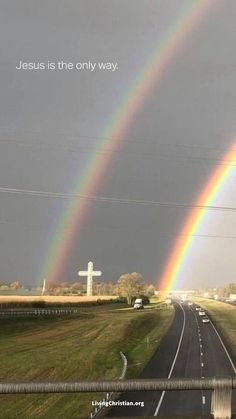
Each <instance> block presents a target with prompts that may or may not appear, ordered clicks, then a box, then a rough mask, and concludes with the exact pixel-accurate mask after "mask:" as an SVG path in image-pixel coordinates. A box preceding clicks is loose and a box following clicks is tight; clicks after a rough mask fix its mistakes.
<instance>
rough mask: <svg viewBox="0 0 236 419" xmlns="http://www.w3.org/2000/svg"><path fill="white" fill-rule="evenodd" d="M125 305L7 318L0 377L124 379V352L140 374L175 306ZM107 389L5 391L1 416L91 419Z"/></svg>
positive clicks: (0, 334)
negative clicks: (57, 392)
mask: <svg viewBox="0 0 236 419" xmlns="http://www.w3.org/2000/svg"><path fill="white" fill-rule="evenodd" d="M122 308H124V304H118V303H116V304H107V305H104V306H96V307H86V308H85V307H83V308H80V309H79V310H78V314H77V315H75V316H71V317H70V318H68V317H56V318H12V319H4V320H1V327H0V339H1V354H2V360H3V362H2V364H1V370H0V380H2V381H17V380H18V381H20V380H35V381H37V380H38V381H44V380H46V381H47V380H48V381H50V380H52V381H53V380H65V381H66V380H68V381H70V380H71V381H73V380H74V381H76V380H81V379H104V378H106V379H109V378H118V377H119V376H120V374H121V371H122V362H121V358H120V351H123V352H124V353H125V355H126V356H127V359H128V370H127V377H129V378H131V377H137V376H138V375H139V373H140V372H141V370H142V369H143V368H144V366H145V364H146V363H147V361H148V360H149V359H150V357H151V356H152V354H153V352H154V351H155V349H156V348H157V346H158V344H159V343H160V340H161V338H162V336H163V335H164V334H165V333H166V331H167V329H168V327H169V326H170V324H171V322H172V319H173V315H174V310H173V309H172V308H169V309H159V307H158V304H157V305H156V307H155V308H154V309H153V310H140V311H134V310H133V309H128V310H122ZM101 398H103V395H102V394H97V393H96V394H95V393H93V394H92V393H88V394H86V393H84V394H79V395H77V394H65V395H63V394H61V395H25V396H22V395H5V396H0V403H1V410H0V418H4V419H5V418H8V419H13V418H14V419H15V418H29V419H30V418H44V419H49V418H50V419H51V418H58V419H59V418H63V419H67V418H68V419H70V418H85V417H89V414H90V412H91V411H92V410H93V409H92V406H91V402H92V400H100V399H101Z"/></svg>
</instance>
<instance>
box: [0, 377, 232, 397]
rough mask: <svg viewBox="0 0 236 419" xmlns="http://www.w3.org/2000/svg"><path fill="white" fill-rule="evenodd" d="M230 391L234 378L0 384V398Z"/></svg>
mask: <svg viewBox="0 0 236 419" xmlns="http://www.w3.org/2000/svg"><path fill="white" fill-rule="evenodd" d="M222 387H227V388H228V387H230V388H231V389H236V377H225V378H171V379H166V378H165V379H136V380H102V381H77V382H70V381H68V382H64V381H63V382H62V381H55V382H24V381H21V382H14V383H13V382H2V381H1V382H0V394H33V393H90V392H112V391H114V392H124V391H158V390H159V391H162V390H167V391H173V390H215V389H216V388H222Z"/></svg>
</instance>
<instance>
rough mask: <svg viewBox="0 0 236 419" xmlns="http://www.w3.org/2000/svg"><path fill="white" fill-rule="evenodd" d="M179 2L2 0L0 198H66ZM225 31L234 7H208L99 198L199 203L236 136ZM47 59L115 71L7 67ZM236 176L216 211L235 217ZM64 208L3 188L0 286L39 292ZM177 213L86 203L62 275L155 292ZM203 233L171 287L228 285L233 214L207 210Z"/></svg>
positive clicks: (234, 88) (230, 49) (231, 53)
mask: <svg viewBox="0 0 236 419" xmlns="http://www.w3.org/2000/svg"><path fill="white" fill-rule="evenodd" d="M188 4H189V0H156V1H155V0H129V1H128V2H127V1H126V0H99V1H96V0H66V1H65V0H41V1H40V2H38V1H36V0H0V85H1V97H0V188H5V187H10V188H16V189H30V190H43V191H50V192H60V193H70V192H71V190H72V185H73V184H74V183H75V182H76V181H77V180H78V181H79V178H80V176H81V173H82V170H83V168H84V167H85V165H86V162H87V161H88V159H89V158H90V157H91V155H92V153H94V152H96V151H95V148H96V140H97V138H98V137H99V135H101V132H102V130H103V129H104V127H105V126H106V125H107V124H108V122H109V120H110V116H111V114H112V112H113V110H115V109H116V106H117V105H118V104H119V101H120V100H121V98H122V97H123V95H124V94H125V92H126V91H127V90H128V88H129V86H130V85H131V83H132V81H133V80H134V78H135V76H136V75H137V73H138V71H139V69H140V68H142V66H143V65H144V64H145V62H146V61H147V59H148V57H149V55H150V53H151V52H152V51H153V49H154V47H155V46H156V45H157V43H158V41H159V40H160V37H161V36H162V34H163V32H165V30H167V29H168V28H169V27H170V26H171V25H173V23H174V22H175V21H176V18H177V16H178V15H179V12H180V10H181V9H184V8H185V7H186V6H187V5H188ZM235 21H236V3H235V0H226V1H225V2H221V1H219V0H215V2H214V5H213V7H211V9H210V10H209V11H208V12H207V13H206V15H205V16H204V17H203V18H202V19H201V22H200V25H198V26H197V27H196V28H195V29H194V31H193V32H192V33H191V34H190V35H189V36H188V39H187V40H186V42H185V43H184V46H183V47H182V48H181V49H180V51H179V52H178V54H177V56H176V57H175V58H174V59H173V60H172V61H171V63H170V65H169V67H168V68H167V69H166V73H165V76H164V78H163V80H162V82H161V84H159V85H158V86H157V87H156V88H155V87H154V88H153V90H152V93H151V94H150V95H149V97H148V98H147V100H146V101H145V103H144V105H143V106H142V108H141V110H140V111H139V113H138V115H137V117H136V118H135V120H134V122H133V124H131V125H130V127H129V130H128V131H127V132H126V134H125V136H124V138H123V140H122V142H121V143H120V145H119V146H118V147H117V150H116V151H115V152H114V153H113V157H112V158H110V155H109V153H108V155H107V158H108V159H110V161H109V164H108V165H107V169H106V173H105V176H104V177H103V179H102V182H100V183H99V184H98V185H97V187H96V191H95V192H96V193H95V194H96V195H98V196H108V197H115V198H125V199H137V200H154V201H161V202H178V203H184V204H191V203H192V202H193V201H194V200H195V199H196V197H197V195H198V193H200V191H201V189H202V188H203V186H204V183H205V182H206V181H207V179H208V177H209V176H210V174H211V173H212V171H213V170H214V168H215V167H216V165H217V164H219V159H221V158H222V156H223V154H224V152H225V151H226V150H227V149H228V148H229V147H230V146H231V145H232V144H233V142H234V138H236V123H235V109H236V107H235V103H236V83H235V77H236V76H235V74H236V73H235V69H236V32H235ZM47 60H50V61H53V62H57V61H59V60H64V61H72V62H78V61H89V60H90V61H92V62H96V61H114V62H117V63H118V70H117V71H115V72H99V71H94V72H89V71H87V72H77V71H71V72H69V71H62V72H60V71H51V72H50V71H19V70H16V66H18V65H19V62H20V61H25V62H38V61H39V62H44V61H47ZM235 180H236V173H235V174H233V175H232V176H231V178H230V180H229V182H227V185H225V187H224V189H223V190H222V192H221V193H220V194H219V196H218V197H217V198H216V202H217V205H222V206H227V205H229V206H232V207H235V203H236V188H235ZM67 204H68V200H67V199H57V198H42V197H35V196H25V195H19V194H16V195H14V194H7V193H2V192H0V231H1V241H0V281H3V282H4V281H5V282H12V281H15V280H19V281H21V282H22V283H24V284H25V285H27V284H30V285H38V284H37V281H38V276H39V273H40V271H41V269H42V266H43V264H44V262H45V258H46V256H47V253H48V251H49V245H50V242H51V240H52V238H53V237H54V235H55V231H56V228H57V225H58V221H59V220H60V217H61V216H62V214H63V212H64V211H65V209H66V207H67ZM187 215H188V210H187V209H184V208H166V207H165V208H163V207H157V206H143V205H128V204H118V203H117V204H115V203H102V202H90V203H89V205H88V216H87V217H85V219H84V223H83V227H82V229H81V230H80V232H78V235H77V236H76V240H75V241H74V243H73V246H72V247H71V249H70V251H69V254H68V257H67V261H66V263H65V266H64V267H63V271H62V272H61V276H60V278H58V279H59V280H61V281H69V282H75V281H76V280H77V279H78V277H77V272H78V270H81V269H82V270H83V269H85V268H86V265H87V262H88V261H89V260H93V262H94V266H95V268H96V269H101V270H102V271H103V277H102V280H104V281H116V280H117V279H118V278H119V276H120V275H121V274H122V273H125V272H133V271H137V272H140V273H141V274H142V275H143V277H144V279H145V280H146V281H148V282H152V283H154V284H155V283H158V280H159V279H160V276H161V272H162V271H163V269H164V266H165V263H166V261H167V259H168V256H169V254H170V251H171V248H172V246H173V243H174V241H175V240H176V237H177V235H178V232H179V230H180V228H181V226H182V224H183V222H184V220H185V218H186V216H187ZM199 235H200V236H199V237H196V238H195V239H194V241H193V243H192V246H191V251H190V253H189V256H188V260H187V263H186V264H185V266H184V270H183V271H182V272H181V285H183V286H184V287H187V288H195V287H202V286H206V285H209V286H214V285H215V286H219V285H224V284H227V283H229V282H235V278H236V266H235V251H236V238H233V237H232V236H236V213H235V212H227V213H223V212H219V211H217V212H216V211H211V212H209V213H208V214H207V216H206V218H205V221H204V223H203V225H202V226H201V231H200V232H199ZM212 235H214V236H217V237H205V236H212ZM222 236H223V237H222ZM229 236H230V237H229ZM42 280H43V278H42ZM177 285H178V284H177Z"/></svg>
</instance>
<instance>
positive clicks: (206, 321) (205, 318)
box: [202, 317, 210, 323]
mask: <svg viewBox="0 0 236 419" xmlns="http://www.w3.org/2000/svg"><path fill="white" fill-rule="evenodd" d="M202 323H210V320H209V319H208V317H204V318H203V319H202Z"/></svg>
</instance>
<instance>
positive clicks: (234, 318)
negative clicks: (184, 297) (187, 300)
mask: <svg viewBox="0 0 236 419" xmlns="http://www.w3.org/2000/svg"><path fill="white" fill-rule="evenodd" d="M193 301H194V302H195V303H196V304H199V305H200V306H201V307H202V308H204V309H205V310H206V311H207V312H208V313H209V316H210V317H211V320H212V322H213V323H214V325H215V327H216V329H217V330H218V332H219V333H220V335H221V337H222V338H223V340H224V343H225V344H226V346H227V348H228V349H229V352H230V354H231V356H232V359H233V361H234V363H235V364H236V306H233V305H230V304H227V303H223V302H220V301H215V300H208V299H206V298H194V300H193Z"/></svg>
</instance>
